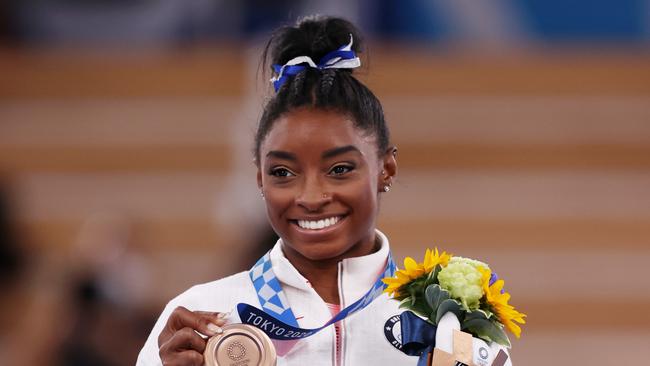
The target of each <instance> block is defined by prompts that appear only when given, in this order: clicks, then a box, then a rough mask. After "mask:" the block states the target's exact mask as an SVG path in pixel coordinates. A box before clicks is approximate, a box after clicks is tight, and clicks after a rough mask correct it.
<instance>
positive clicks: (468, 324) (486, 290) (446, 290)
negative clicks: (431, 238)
mask: <svg viewBox="0 0 650 366" xmlns="http://www.w3.org/2000/svg"><path fill="white" fill-rule="evenodd" d="M382 281H383V282H384V283H385V284H386V285H388V286H387V287H386V289H385V290H384V292H387V293H388V294H389V295H390V296H392V297H393V298H394V299H395V300H399V301H400V302H401V303H400V307H401V308H406V309H408V310H410V311H412V312H414V313H415V314H417V315H419V316H420V317H422V318H424V319H425V320H426V321H427V322H429V323H431V324H433V325H437V324H438V322H439V321H440V319H441V318H442V316H443V315H444V314H445V313H447V312H452V313H454V314H455V315H456V316H457V317H458V320H459V321H460V324H461V330H462V331H464V332H467V333H470V334H471V335H473V336H475V337H478V338H480V339H483V340H485V341H486V342H496V343H498V344H501V345H503V346H506V347H510V340H509V339H508V336H507V335H506V333H505V329H507V330H509V331H510V332H511V333H512V334H514V335H515V336H516V337H517V338H519V336H520V334H521V328H520V326H519V325H518V324H517V323H519V324H525V323H526V321H525V320H524V318H525V317H526V315H525V314H523V313H520V312H519V311H517V310H515V308H514V307H513V306H512V305H510V304H508V301H509V300H510V294H508V293H507V292H504V290H503V285H504V281H503V280H500V279H498V277H497V275H496V274H495V273H493V272H492V271H491V270H490V267H489V266H488V265H487V264H485V263H482V262H479V261H477V260H473V259H469V258H462V257H454V256H452V255H451V254H447V253H446V252H444V251H443V252H442V253H439V252H438V249H437V248H435V249H434V250H430V249H427V250H426V253H425V255H424V262H422V263H417V262H416V261H415V260H413V258H411V257H407V258H406V259H405V260H404V269H402V270H398V271H396V273H395V277H391V278H384V279H383V280H382Z"/></svg>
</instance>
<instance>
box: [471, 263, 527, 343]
mask: <svg viewBox="0 0 650 366" xmlns="http://www.w3.org/2000/svg"><path fill="white" fill-rule="evenodd" d="M478 270H479V271H480V272H481V274H482V278H481V284H482V287H483V292H484V293H485V299H486V301H487V303H488V304H489V305H490V307H491V308H492V310H493V311H494V313H495V314H496V316H497V318H498V319H499V322H500V323H501V324H503V325H504V326H505V327H506V329H508V330H509V331H510V332H512V334H514V335H515V336H516V337H517V338H519V336H520V335H521V327H520V326H519V325H517V324H516V323H515V322H517V323H519V324H526V320H524V318H525V317H526V314H524V313H520V312H518V311H517V310H515V308H514V306H512V305H510V304H508V301H509V300H510V294H509V293H507V292H503V285H504V284H505V282H504V281H503V280H497V281H495V282H494V283H493V284H492V285H490V276H492V271H491V270H490V269H489V268H484V267H478Z"/></svg>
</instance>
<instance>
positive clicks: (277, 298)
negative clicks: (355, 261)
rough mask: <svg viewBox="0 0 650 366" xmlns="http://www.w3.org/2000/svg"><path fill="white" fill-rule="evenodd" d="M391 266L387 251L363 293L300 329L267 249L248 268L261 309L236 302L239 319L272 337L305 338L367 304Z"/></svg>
mask: <svg viewBox="0 0 650 366" xmlns="http://www.w3.org/2000/svg"><path fill="white" fill-rule="evenodd" d="M395 269H396V265H395V262H394V261H393V258H392V256H391V255H390V253H389V254H388V259H387V261H386V267H385V268H384V270H383V271H382V273H381V274H380V275H379V277H378V278H377V280H376V281H375V283H374V284H373V285H372V287H371V288H370V289H369V290H368V292H366V294H365V295H363V296H362V297H361V298H360V299H359V300H357V301H355V302H354V303H352V304H351V305H349V306H347V307H346V308H345V309H343V310H341V311H340V312H339V313H338V314H337V315H336V316H334V317H333V318H331V319H330V320H328V321H327V322H326V323H325V324H323V325H322V326H320V327H318V328H314V329H303V328H300V327H298V321H297V320H296V317H295V315H294V314H293V312H292V311H291V308H290V307H289V304H288V302H287V298H286V296H285V295H284V292H283V291H282V286H281V285H280V282H279V281H278V279H277V278H276V276H275V273H274V272H273V266H272V264H271V258H270V255H269V253H267V254H266V255H264V256H263V257H262V258H260V260H258V261H257V263H255V265H254V266H253V268H251V270H250V271H249V276H250V278H251V281H253V286H254V287H255V290H256V292H257V297H258V299H259V301H260V304H261V305H262V309H264V310H261V309H258V308H256V307H255V306H252V305H249V304H244V303H239V304H237V312H238V313H239V319H241V321H242V323H245V324H250V325H253V326H256V327H258V328H259V329H261V330H262V331H264V332H265V333H266V334H268V336H269V337H271V338H272V339H279V340H291V339H301V338H306V337H309V336H311V335H313V334H316V333H318V332H319V331H321V330H323V329H325V328H327V327H328V326H330V325H332V324H334V323H336V322H338V321H340V320H343V319H345V318H346V317H348V316H349V315H352V314H354V313H356V312H357V311H360V310H362V309H364V308H365V307H366V306H368V305H369V304H370V303H371V302H372V301H373V300H374V299H376V298H377V297H378V296H379V295H381V294H382V293H383V291H384V289H385V288H386V285H385V284H384V283H383V282H382V281H381V280H382V279H383V278H386V277H393V275H394V273H395Z"/></svg>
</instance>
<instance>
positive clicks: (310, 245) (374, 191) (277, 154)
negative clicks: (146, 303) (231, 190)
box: [138, 17, 418, 365]
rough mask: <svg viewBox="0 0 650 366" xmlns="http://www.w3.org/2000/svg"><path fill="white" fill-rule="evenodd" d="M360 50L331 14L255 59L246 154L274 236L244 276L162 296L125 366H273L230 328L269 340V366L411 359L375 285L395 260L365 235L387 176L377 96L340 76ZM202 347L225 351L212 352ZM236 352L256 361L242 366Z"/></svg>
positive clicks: (291, 32) (349, 29) (394, 307)
mask: <svg viewBox="0 0 650 366" xmlns="http://www.w3.org/2000/svg"><path fill="white" fill-rule="evenodd" d="M361 46H362V42H361V37H360V35H359V32H358V31H357V30H356V29H355V27H354V26H353V25H352V24H350V23H349V22H347V21H345V20H342V19H338V18H320V17H316V18H307V19H303V20H301V21H300V22H298V24H297V25H295V26H292V27H284V28H281V29H279V30H278V31H277V32H276V33H275V34H274V35H273V36H272V38H271V40H270V41H269V43H268V44H267V47H266V50H265V52H264V56H263V60H264V61H263V62H264V63H265V64H266V63H267V61H270V62H269V63H270V67H271V70H273V72H274V77H273V79H272V81H273V86H274V88H275V94H274V95H273V96H272V97H271V98H270V99H269V101H268V103H267V105H266V106H265V109H264V113H263V115H262V118H261V119H260V123H259V127H258V131H257V134H256V138H255V150H254V151H255V163H256V166H257V183H258V186H259V189H260V191H261V194H262V197H263V198H264V200H265V203H266V211H267V216H268V220H269V222H270V223H271V226H272V227H273V229H274V230H275V232H276V233H277V234H278V236H279V237H280V239H279V240H278V242H277V243H276V245H275V246H274V247H273V249H272V250H271V251H270V252H269V253H267V254H266V255H265V256H264V257H262V258H261V259H260V260H259V261H258V262H257V264H256V265H255V266H254V267H253V268H252V269H251V270H250V271H249V272H242V273H238V274H236V275H233V276H230V277H228V278H225V279H221V280H217V281H213V282H210V283H206V284H202V285H198V286H194V287H192V288H191V289H190V290H188V291H186V292H185V293H183V294H181V295H180V296H178V297H177V298H175V299H173V300H172V301H171V302H170V303H169V304H168V305H167V307H166V308H165V310H164V311H163V313H162V315H161V316H160V318H159V319H158V322H157V323H156V325H155V326H154V329H153V331H152V332H151V335H150V336H149V339H148V340H147V342H146V344H145V346H144V348H143V349H142V351H141V353H140V356H139V358H138V364H139V365H159V364H165V365H167V364H169V365H172V364H174V365H202V364H204V363H206V364H208V365H213V364H217V365H221V364H237V365H244V364H246V365H266V364H273V361H269V360H268V359H267V358H265V357H258V356H259V350H260V349H263V348H265V347H266V346H263V344H265V343H264V342H263V341H260V342H259V343H257V344H258V345H259V347H258V348H257V351H255V350H254V349H253V348H254V347H253V348H251V349H248V348H247V347H249V346H246V342H244V341H241V342H240V341H228V339H231V338H229V337H231V334H232V332H233V331H234V330H233V329H235V328H233V327H234V325H232V324H231V323H245V324H248V325H252V326H255V327H258V328H259V329H261V330H262V331H263V332H264V333H265V334H266V335H268V336H269V337H270V338H272V339H273V342H274V347H273V350H272V351H268V352H267V355H268V354H272V355H275V354H276V353H277V356H279V357H278V359H277V363H278V364H280V365H303V364H309V365H344V364H348V365H379V364H381V365H393V364H395V365H408V364H412V365H415V364H416V363H417V362H418V358H417V357H411V356H407V355H406V354H405V353H402V352H401V351H400V348H401V344H400V341H399V339H400V333H399V327H398V326H396V324H399V321H398V320H399V314H400V313H401V312H402V310H401V309H399V307H398V303H397V302H394V301H390V299H389V298H388V296H387V295H386V294H383V293H382V291H383V290H384V288H385V285H384V284H383V283H382V281H381V278H382V277H384V276H392V275H393V273H394V270H395V264H394V262H393V260H392V257H391V255H390V249H389V242H388V239H387V238H386V236H385V235H384V234H383V233H381V232H380V231H378V230H377V228H376V225H377V216H378V214H379V207H380V201H381V196H382V194H385V193H386V192H388V191H389V190H390V186H391V185H392V182H393V179H394V178H395V176H396V174H397V161H396V153H397V149H396V148H395V147H394V146H391V145H390V142H389V132H388V127H387V126H386V122H385V119H384V114H383V111H382V107H381V104H380V102H379V100H378V99H377V98H376V97H375V95H374V94H373V93H372V91H370V90H369V89H368V88H367V87H366V86H365V85H364V84H362V83H361V82H360V81H358V80H357V79H356V78H355V76H354V75H353V71H354V69H355V68H357V67H359V66H360V64H361V61H360V59H359V58H358V56H357V54H358V53H360V52H361V50H362V48H361ZM260 308H261V309H260ZM235 309H236V311H234V310H235ZM230 312H232V314H229V313H230ZM237 327H241V325H238V326H237ZM236 329H240V328H236ZM255 331H256V332H258V333H259V331H258V330H255ZM252 333H254V332H252ZM252 333H251V334H252ZM207 337H212V338H211V339H210V340H209V341H208V340H206V338H207ZM215 342H222V343H223V344H226V345H225V346H223V347H221V349H222V350H223V351H222V352H221V353H219V351H213V350H214V349H218V348H219V346H218V345H217V346H215ZM228 342H230V343H228ZM242 342H243V343H242ZM247 342H249V344H253V343H255V342H253V343H250V342H252V341H250V340H248V341H247ZM219 344H221V343H219ZM228 344H229V345H228ZM206 347H207V349H208V350H209V351H207V352H208V353H207V354H206V355H205V356H204V355H203V353H204V351H205V350H206ZM251 347H252V346H251ZM247 349H248V351H247ZM235 351H236V352H235ZM249 351H250V352H252V353H250V354H251V355H252V354H255V355H257V356H250V357H251V358H250V359H248V358H247V359H246V361H245V360H243V358H244V357H249V356H245V355H248V353H246V352H249ZM215 352H216V353H219V354H217V355H216V356H215V357H216V361H215V360H214V358H215V357H213V355H214V353H215ZM256 357H257V358H256ZM267 362H270V363H267Z"/></svg>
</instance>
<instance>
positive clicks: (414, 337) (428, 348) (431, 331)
mask: <svg viewBox="0 0 650 366" xmlns="http://www.w3.org/2000/svg"><path fill="white" fill-rule="evenodd" d="M399 318H400V326H401V327H402V348H401V350H402V352H404V353H406V354H407V355H409V356H418V357H420V358H419V359H418V366H428V363H427V361H428V356H429V353H430V352H433V349H434V348H435V346H436V329H437V328H436V326H435V325H433V324H431V323H429V322H427V321H425V320H424V319H422V318H420V317H419V316H417V315H415V314H414V313H412V312H410V311H405V312H403V313H402V314H400V316H399Z"/></svg>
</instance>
